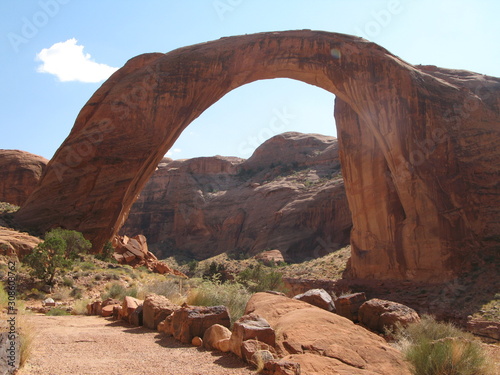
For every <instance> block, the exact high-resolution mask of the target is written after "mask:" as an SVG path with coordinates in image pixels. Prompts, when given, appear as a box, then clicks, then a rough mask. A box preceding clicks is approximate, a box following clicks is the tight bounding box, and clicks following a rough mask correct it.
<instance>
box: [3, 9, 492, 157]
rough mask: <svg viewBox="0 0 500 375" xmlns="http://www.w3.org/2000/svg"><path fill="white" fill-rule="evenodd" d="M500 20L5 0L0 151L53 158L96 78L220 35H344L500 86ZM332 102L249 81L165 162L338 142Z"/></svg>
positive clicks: (480, 14) (295, 85)
mask: <svg viewBox="0 0 500 375" xmlns="http://www.w3.org/2000/svg"><path fill="white" fill-rule="evenodd" d="M499 15H500V2H499V1H497V0H475V1H474V0H468V1H466V0H433V1H429V0H380V1H379V0H350V1H348V0H329V1H328V0H308V1H306V0H197V1H195V0H163V1H160V0H142V1H138V0H136V1H131V0H107V1H105V0H85V1H84V0H22V1H21V0H2V1H1V2H0V62H1V67H2V69H1V70H0V106H1V107H0V109H1V110H0V124H1V125H0V126H1V134H2V135H1V138H0V148H5V149H21V150H25V151H29V152H32V153H35V154H38V155H42V156H44V157H46V158H51V157H52V155H53V153H54V152H55V151H56V149H57V148H58V147H59V146H60V144H61V143H62V142H63V140H64V139H65V138H66V136H67V135H68V134H69V132H70V130H71V127H72V126H73V123H74V121H75V119H76V117H77V115H78V112H79V111H80V109H81V108H82V107H83V105H84V104H85V103H86V101H87V100H88V99H89V98H90V96H91V95H92V94H93V93H94V92H95V91H96V90H97V89H98V88H99V86H100V85H101V84H102V82H103V81H102V80H103V79H104V78H105V77H107V76H109V74H111V72H113V71H114V70H115V69H116V68H119V67H121V66H123V64H124V63H125V62H126V61H127V60H128V59H130V58H131V57H133V56H136V55H138V54H141V53H145V52H168V51H171V50H173V49H175V48H178V47H182V46H186V45H191V44H195V43H199V42H204V41H208V40H214V39H218V38H220V37H223V36H231V35H241V34H249V33H256V32H262V31H276V30H292V29H314V30H325V31H331V32H341V33H346V34H352V35H358V36H362V37H365V38H367V39H369V40H371V41H374V42H376V43H378V44H380V45H382V46H383V47H385V48H387V49H388V50H389V51H391V52H392V53H394V54H396V55H398V56H400V57H401V58H403V59H405V60H406V61H408V62H410V63H412V64H432V65H438V66H442V67H447V68H457V69H467V70H472V71H476V72H480V73H484V74H489V75H493V76H497V77H499V76H500V64H499V63H500V43H498V40H497V39H498V37H499V36H500V22H498V17H499ZM333 100H334V96H333V95H332V94H330V93H328V92H325V91H323V90H321V89H318V88H316V87H313V86H309V85H306V84H304V83H301V82H296V81H292V80H284V79H276V80H268V81H259V82H255V83H252V84H250V85H247V86H244V87H241V88H239V89H237V90H235V91H233V92H231V93H229V94H228V95H226V96H225V97H224V98H223V99H221V100H220V101H219V102H217V103H216V104H214V105H213V106H212V107H211V108H209V109H208V110H207V111H206V112H205V113H203V114H202V115H201V116H200V117H199V118H198V119H197V120H196V121H195V122H193V123H192V124H191V125H190V126H189V127H188V128H187V129H186V130H185V132H184V133H183V134H182V135H181V137H180V138H179V139H178V141H177V142H176V144H175V145H174V147H173V148H172V149H171V151H170V155H171V157H173V158H176V159H178V158H190V157H196V156H211V155H216V154H219V155H230V156H240V157H248V156H250V154H251V152H252V151H253V149H254V148H255V146H257V145H258V144H260V143H261V142H263V141H264V140H266V139H268V138H270V137H271V136H273V135H275V134H278V133H280V132H283V131H301V132H311V133H313V132H314V133H322V134H329V135H335V134H336V129H335V123H334V119H333ZM276 119H277V120H278V121H276ZM273 124H274V125H273Z"/></svg>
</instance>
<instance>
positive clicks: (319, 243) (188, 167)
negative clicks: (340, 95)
mask: <svg viewBox="0 0 500 375" xmlns="http://www.w3.org/2000/svg"><path fill="white" fill-rule="evenodd" d="M339 172H340V163H339V158H338V145H337V140H336V139H335V138H333V137H327V136H322V135H317V134H301V133H284V134H281V135H278V136H275V137H273V138H271V139H270V140H268V141H267V142H265V143H264V144H262V145H261V146H260V147H259V148H258V149H257V150H256V151H255V153H254V154H253V155H252V157H251V158H250V159H248V160H246V161H245V160H243V159H238V158H228V157H221V156H215V157H207V158H196V159H189V160H178V161H171V160H169V159H164V161H163V162H162V163H160V164H159V166H158V169H157V170H156V172H155V173H154V174H153V176H152V178H151V179H150V180H149V182H148V183H147V185H146V187H145V188H144V190H143V191H142V193H141V195H140V197H139V199H138V200H137V201H136V203H135V204H134V206H133V207H132V210H131V212H130V215H129V218H128V220H127V222H126V223H125V226H124V227H123V228H122V231H121V232H122V233H129V234H131V235H135V234H137V233H142V234H144V235H146V237H147V238H148V244H149V245H150V248H151V249H152V250H153V251H155V252H156V254H157V255H158V256H164V255H168V254H172V253H183V254H191V255H192V256H195V257H197V258H206V257H209V256H212V255H215V254H218V253H221V252H225V251H238V252H240V253H250V254H253V253H256V252H258V251H261V250H264V249H266V248H277V249H280V250H281V251H282V252H283V254H284V255H285V258H286V259H289V260H299V259H304V258H310V257H317V256H320V255H324V254H325V253H327V252H329V251H333V250H336V249H337V248H338V247H339V246H341V245H345V244H347V243H349V231H350V228H351V226H352V223H351V217H350V211H349V208H348V205H347V199H346V195H345V190H344V183H343V180H342V178H341V176H339Z"/></svg>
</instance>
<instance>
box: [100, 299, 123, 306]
mask: <svg viewBox="0 0 500 375" xmlns="http://www.w3.org/2000/svg"><path fill="white" fill-rule="evenodd" d="M120 304H121V302H120V301H119V300H117V299H116V298H108V299H105V300H104V301H102V303H101V306H102V307H106V306H108V305H120Z"/></svg>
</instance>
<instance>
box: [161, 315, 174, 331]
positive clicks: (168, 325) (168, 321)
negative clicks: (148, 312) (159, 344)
mask: <svg viewBox="0 0 500 375" xmlns="http://www.w3.org/2000/svg"><path fill="white" fill-rule="evenodd" d="M157 330H158V332H163V333H164V334H166V335H169V336H172V335H173V331H172V315H169V316H167V317H166V318H165V320H163V321H161V322H160V323H159V324H158V327H157Z"/></svg>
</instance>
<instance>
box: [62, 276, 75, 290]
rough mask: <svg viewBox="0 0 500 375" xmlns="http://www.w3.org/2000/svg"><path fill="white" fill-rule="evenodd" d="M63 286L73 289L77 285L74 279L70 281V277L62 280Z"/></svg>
mask: <svg viewBox="0 0 500 375" xmlns="http://www.w3.org/2000/svg"><path fill="white" fill-rule="evenodd" d="M62 284H63V285H64V286H67V287H69V288H72V287H73V285H74V284H75V282H74V280H73V279H70V278H68V277H63V280H62Z"/></svg>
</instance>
